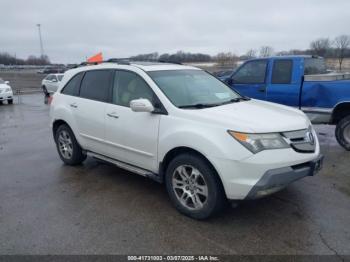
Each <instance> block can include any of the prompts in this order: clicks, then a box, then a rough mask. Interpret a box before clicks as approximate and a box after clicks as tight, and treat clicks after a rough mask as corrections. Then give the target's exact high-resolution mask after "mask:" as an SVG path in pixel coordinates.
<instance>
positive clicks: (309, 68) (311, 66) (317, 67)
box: [304, 58, 327, 75]
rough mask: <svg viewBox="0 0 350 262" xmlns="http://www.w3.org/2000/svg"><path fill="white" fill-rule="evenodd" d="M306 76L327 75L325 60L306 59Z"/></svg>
mask: <svg viewBox="0 0 350 262" xmlns="http://www.w3.org/2000/svg"><path fill="white" fill-rule="evenodd" d="M304 66H305V69H304V75H316V74H326V73H327V67H326V62H325V60H324V59H323V58H306V59H305V65H304Z"/></svg>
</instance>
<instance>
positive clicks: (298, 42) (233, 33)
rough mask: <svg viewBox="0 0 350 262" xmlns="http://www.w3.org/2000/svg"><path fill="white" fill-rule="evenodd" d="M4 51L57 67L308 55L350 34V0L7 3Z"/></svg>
mask: <svg viewBox="0 0 350 262" xmlns="http://www.w3.org/2000/svg"><path fill="white" fill-rule="evenodd" d="M0 12H1V15H0V52H8V53H10V54H12V55H16V56H17V57H20V58H27V57H28V56H29V55H36V56H39V55H40V45H39V36H38V28H37V26H36V24H38V23H40V24H41V30H42V38H43V44H44V52H45V54H47V55H48V56H49V57H50V60H51V61H52V62H56V63H78V62H82V61H84V60H85V59H86V57H89V56H92V55H94V54H96V53H98V52H102V53H103V56H104V58H105V59H107V58H111V57H128V56H132V55H136V54H140V53H151V52H156V51H157V52H159V53H173V52H176V51H178V50H183V51H185V52H202V53H207V54H210V55H215V54H217V53H218V52H233V53H236V54H239V55H240V54H244V53H246V52H247V50H249V49H251V48H253V49H259V48H260V46H263V45H268V46H271V47H273V49H274V50H275V51H282V50H290V49H306V48H308V47H309V45H310V42H311V41H312V40H314V39H317V38H319V37H330V38H334V37H336V36H337V35H340V34H350V27H349V26H350V1H349V0H332V1H329V0H216V1H214V0H211V1H207V0H70V1H67V0H60V1H47V0H31V1H26V0H1V1H0Z"/></svg>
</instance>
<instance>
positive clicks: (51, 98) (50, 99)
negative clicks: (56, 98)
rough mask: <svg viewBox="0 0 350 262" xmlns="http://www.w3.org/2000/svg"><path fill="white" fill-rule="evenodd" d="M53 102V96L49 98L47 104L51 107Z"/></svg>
mask: <svg viewBox="0 0 350 262" xmlns="http://www.w3.org/2000/svg"><path fill="white" fill-rule="evenodd" d="M52 100H53V96H49V97H48V98H47V103H48V104H49V105H51V103H52Z"/></svg>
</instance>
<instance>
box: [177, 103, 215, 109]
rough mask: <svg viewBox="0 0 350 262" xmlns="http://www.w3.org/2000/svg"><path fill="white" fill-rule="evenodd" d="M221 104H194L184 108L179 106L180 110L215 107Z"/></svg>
mask: <svg viewBox="0 0 350 262" xmlns="http://www.w3.org/2000/svg"><path fill="white" fill-rule="evenodd" d="M218 105H220V104H202V103H199V104H194V105H182V106H178V107H179V108H207V107H214V106H218Z"/></svg>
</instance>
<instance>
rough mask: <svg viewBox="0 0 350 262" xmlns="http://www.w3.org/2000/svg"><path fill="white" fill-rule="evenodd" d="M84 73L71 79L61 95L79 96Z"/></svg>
mask: <svg viewBox="0 0 350 262" xmlns="http://www.w3.org/2000/svg"><path fill="white" fill-rule="evenodd" d="M83 75H84V72H81V73H79V74H77V75H75V76H73V77H72V78H71V80H69V81H68V83H67V84H66V85H65V86H64V87H63V89H62V91H61V93H62V94H65V95H70V96H78V95H79V88H80V83H81V79H82V78H83Z"/></svg>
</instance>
